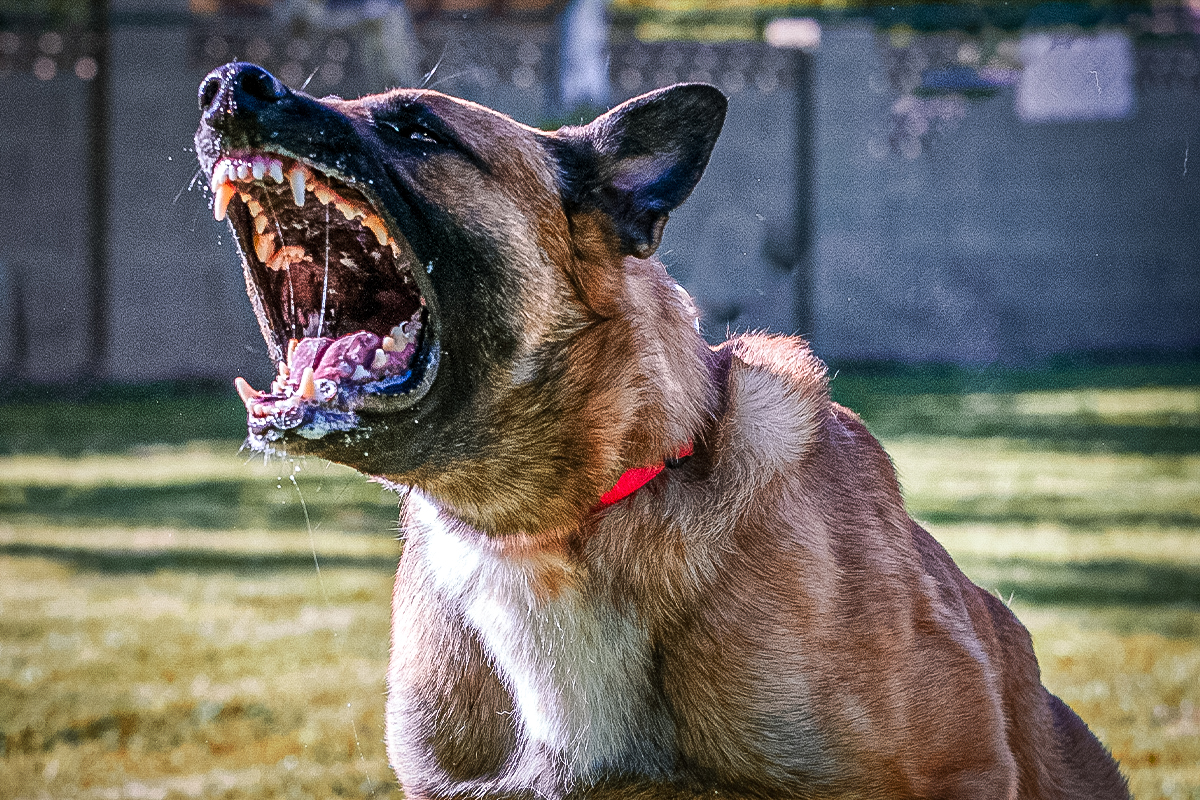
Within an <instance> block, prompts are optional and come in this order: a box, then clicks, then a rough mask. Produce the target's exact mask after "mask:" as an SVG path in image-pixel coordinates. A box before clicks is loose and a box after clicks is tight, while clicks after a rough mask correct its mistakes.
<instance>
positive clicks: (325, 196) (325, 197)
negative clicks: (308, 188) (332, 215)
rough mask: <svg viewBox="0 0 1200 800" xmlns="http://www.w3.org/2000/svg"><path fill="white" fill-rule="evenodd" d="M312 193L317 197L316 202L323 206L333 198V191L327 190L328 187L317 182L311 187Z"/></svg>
mask: <svg viewBox="0 0 1200 800" xmlns="http://www.w3.org/2000/svg"><path fill="white" fill-rule="evenodd" d="M312 193H313V196H314V197H316V198H317V202H318V203H320V204H321V205H323V206H327V205H329V201H330V200H332V199H333V192H331V191H329V187H328V186H322V185H321V184H319V183H318V184H317V185H316V186H314V187H313V190H312Z"/></svg>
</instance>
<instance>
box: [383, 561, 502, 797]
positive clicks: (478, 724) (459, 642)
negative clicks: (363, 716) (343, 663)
mask: <svg viewBox="0 0 1200 800" xmlns="http://www.w3.org/2000/svg"><path fill="white" fill-rule="evenodd" d="M414 545H415V543H414ZM415 546H419V545H415ZM421 561H422V560H421V559H419V558H417V554H416V553H413V552H410V551H409V550H408V549H407V548H406V550H405V553H404V556H403V557H402V558H401V561H400V568H399V570H398V572H397V574H396V588H395V592H394V594H393V597H392V658H391V665H390V667H389V669H388V699H387V745H388V757H389V759H390V761H391V764H392V768H393V769H394V770H395V772H396V776H397V777H398V778H399V779H400V782H401V784H402V785H403V786H404V788H405V791H406V793H407V796H409V797H412V798H416V797H452V796H455V795H458V794H462V793H464V792H467V793H473V792H472V789H476V790H477V789H478V788H482V787H487V786H496V785H497V784H498V783H501V782H503V780H504V775H505V773H507V772H509V770H510V769H511V767H512V761H514V760H515V756H514V753H515V751H516V749H517V733H516V728H515V726H514V724H513V701H512V697H511V695H510V694H509V692H508V690H507V689H506V688H505V687H504V685H503V684H502V683H501V682H500V680H499V678H498V677H497V676H496V673H495V671H494V670H493V669H492V667H491V665H490V664H489V663H488V661H487V657H486V656H485V655H484V652H483V648H482V646H481V645H480V643H479V640H478V637H477V636H476V634H475V631H474V630H472V629H471V628H470V627H468V626H467V625H466V624H465V622H464V621H463V619H462V617H461V615H460V614H459V613H458V612H457V610H456V609H455V608H454V607H453V605H452V603H451V602H450V601H449V600H448V599H446V598H445V597H444V596H443V595H442V594H441V593H440V592H439V591H438V587H436V586H435V585H434V584H433V582H432V581H430V579H429V576H428V574H426V572H425V570H424V569H422V567H421Z"/></svg>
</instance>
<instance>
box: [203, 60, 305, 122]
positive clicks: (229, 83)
mask: <svg viewBox="0 0 1200 800" xmlns="http://www.w3.org/2000/svg"><path fill="white" fill-rule="evenodd" d="M287 93H288V88H287V87H286V86H284V85H283V84H282V83H280V82H279V79H278V78H276V77H275V76H274V75H272V74H271V73H269V72H267V71H266V70H265V69H263V68H262V67H260V66H258V65H257V64H247V63H246V62H243V61H235V62H232V63H230V64H226V65H225V66H223V67H217V68H216V69H214V70H213V71H212V72H210V73H208V75H207V76H205V78H204V80H203V81H201V82H200V110H201V111H203V112H204V116H205V117H209V116H211V115H214V114H220V113H233V112H235V111H239V110H240V111H248V112H254V111H256V110H258V109H260V108H261V107H263V106H267V105H270V104H272V103H275V102H277V101H279V100H281V99H283V98H284V97H285V96H286V95H287Z"/></svg>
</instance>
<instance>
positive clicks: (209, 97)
mask: <svg viewBox="0 0 1200 800" xmlns="http://www.w3.org/2000/svg"><path fill="white" fill-rule="evenodd" d="M220 91H221V79H220V78H218V77H217V76H215V75H212V76H210V77H209V78H208V79H207V80H205V81H204V83H203V84H201V85H200V110H201V111H207V110H208V109H209V108H210V107H212V104H213V101H214V100H216V99H217V93H218V92H220Z"/></svg>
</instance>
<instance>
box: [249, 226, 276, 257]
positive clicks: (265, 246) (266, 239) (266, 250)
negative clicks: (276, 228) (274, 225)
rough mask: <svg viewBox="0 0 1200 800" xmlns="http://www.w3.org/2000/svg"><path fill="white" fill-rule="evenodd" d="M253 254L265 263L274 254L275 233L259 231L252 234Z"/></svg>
mask: <svg viewBox="0 0 1200 800" xmlns="http://www.w3.org/2000/svg"><path fill="white" fill-rule="evenodd" d="M254 254H255V255H256V256H258V260H259V261H261V262H262V263H264V264H266V263H267V262H268V261H270V260H271V256H273V255H275V234H273V233H259V234H255V236H254Z"/></svg>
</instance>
